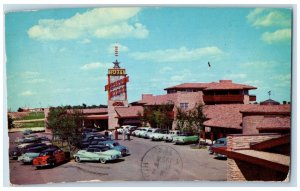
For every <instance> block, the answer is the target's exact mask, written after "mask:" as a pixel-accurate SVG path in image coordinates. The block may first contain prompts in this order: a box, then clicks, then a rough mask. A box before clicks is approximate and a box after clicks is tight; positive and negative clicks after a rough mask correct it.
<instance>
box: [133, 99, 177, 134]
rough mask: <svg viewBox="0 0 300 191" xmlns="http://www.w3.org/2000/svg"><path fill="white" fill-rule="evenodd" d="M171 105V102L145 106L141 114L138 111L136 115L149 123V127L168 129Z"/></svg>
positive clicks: (170, 121) (170, 119)
mask: <svg viewBox="0 0 300 191" xmlns="http://www.w3.org/2000/svg"><path fill="white" fill-rule="evenodd" d="M173 107H174V104H173V103H166V104H161V105H152V106H146V107H144V111H143V114H142V113H141V112H139V113H138V114H137V115H138V116H139V118H140V120H141V121H142V122H143V123H144V124H147V123H149V124H150V126H151V127H157V128H163V129H169V127H170V126H171V125H172V121H173V116H172V115H171V112H172V111H173Z"/></svg>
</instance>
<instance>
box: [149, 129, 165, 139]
mask: <svg viewBox="0 0 300 191" xmlns="http://www.w3.org/2000/svg"><path fill="white" fill-rule="evenodd" d="M167 133H168V130H159V131H157V132H155V133H152V135H151V140H152V141H162V140H163V139H164V136H165V135H166V134H167Z"/></svg>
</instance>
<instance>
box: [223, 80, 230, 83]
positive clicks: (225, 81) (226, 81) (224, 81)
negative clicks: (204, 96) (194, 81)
mask: <svg viewBox="0 0 300 191" xmlns="http://www.w3.org/2000/svg"><path fill="white" fill-rule="evenodd" d="M220 83H232V80H220Z"/></svg>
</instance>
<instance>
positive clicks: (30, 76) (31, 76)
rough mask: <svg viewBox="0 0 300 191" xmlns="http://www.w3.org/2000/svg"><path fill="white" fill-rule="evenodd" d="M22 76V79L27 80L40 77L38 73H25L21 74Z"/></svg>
mask: <svg viewBox="0 0 300 191" xmlns="http://www.w3.org/2000/svg"><path fill="white" fill-rule="evenodd" d="M20 76H21V77H22V78H26V79H29V78H36V77H39V76H40V73H38V72H32V71H25V72H22V73H20Z"/></svg>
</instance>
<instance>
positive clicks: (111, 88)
mask: <svg viewBox="0 0 300 191" xmlns="http://www.w3.org/2000/svg"><path fill="white" fill-rule="evenodd" d="M118 55H119V52H118V46H115V56H116V58H117V57H118ZM113 64H114V67H113V68H111V69H108V74H107V77H108V79H107V81H108V84H107V85H106V86H105V91H108V100H113V101H125V100H127V88H126V84H127V82H129V77H128V76H127V74H126V71H125V69H123V68H120V66H119V64H120V62H118V60H117V59H116V61H115V62H113Z"/></svg>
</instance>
